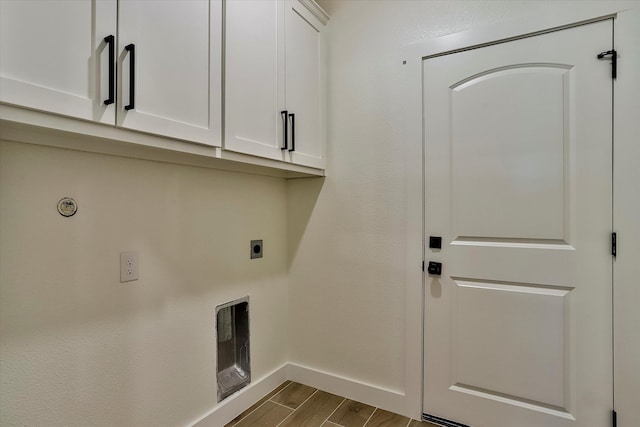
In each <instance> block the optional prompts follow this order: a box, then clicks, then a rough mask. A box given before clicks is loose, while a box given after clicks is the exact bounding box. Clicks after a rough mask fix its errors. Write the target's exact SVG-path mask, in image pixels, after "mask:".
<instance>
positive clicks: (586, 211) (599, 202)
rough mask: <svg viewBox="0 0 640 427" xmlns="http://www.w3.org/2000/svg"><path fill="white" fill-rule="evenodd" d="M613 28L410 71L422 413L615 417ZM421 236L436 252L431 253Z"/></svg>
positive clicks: (598, 423) (552, 424)
mask: <svg viewBox="0 0 640 427" xmlns="http://www.w3.org/2000/svg"><path fill="white" fill-rule="evenodd" d="M612 32H613V24H612V20H607V21H602V22H597V23H592V24H589V25H583V26H579V27H575V28H571V29H565V30H562V31H556V32H551V33H547V34H542V35H537V36H535V37H528V38H523V39H519V40H515V41H511V42H507V43H502V44H497V45H493V46H487V47H483V48H479V49H474V50H469V51H464V52H460V53H455V54H450V55H445V56H439V57H434V58H427V59H425V60H424V61H423V73H424V74H423V82H424V94H423V97H424V98H423V99H424V123H425V130H424V132H425V180H426V182H425V233H426V236H425V242H426V243H425V246H426V247H425V254H426V260H427V262H428V261H434V262H441V263H442V274H441V275H440V276H438V275H433V274H428V273H427V272H425V286H426V287H425V318H424V319H425V323H424V334H425V335H424V411H423V412H424V413H425V414H430V415H432V416H435V417H440V418H444V419H449V420H453V421H456V422H458V423H462V424H466V425H471V426H474V427H507V426H509V427H513V426H518V427H556V426H557V427H560V426H562V427H566V426H575V427H602V426H606V425H609V423H610V419H611V418H610V417H611V408H612V406H611V405H612V366H611V365H612V348H611V340H612V311H611V294H612V258H611V253H610V238H611V237H610V236H611V231H612V211H611V203H612V193H611V179H612V162H611V159H612V143H611V137H612V135H611V132H612V102H611V100H612V93H611V91H612V82H611V67H610V65H609V62H610V61H598V60H597V59H596V55H597V54H598V53H599V52H600V51H606V50H610V49H612ZM429 236H439V237H442V248H441V249H435V248H429V247H428V243H429Z"/></svg>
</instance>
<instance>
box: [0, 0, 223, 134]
mask: <svg viewBox="0 0 640 427" xmlns="http://www.w3.org/2000/svg"><path fill="white" fill-rule="evenodd" d="M0 16H1V19H2V21H1V24H2V25H1V26H0V28H1V30H0V31H1V38H0V43H1V46H0V47H1V48H0V55H1V57H0V67H1V72H0V75H1V77H0V78H1V80H0V81H1V87H0V89H1V90H0V101H1V102H4V103H7V104H13V105H18V106H22V107H28V108H32V109H37V110H44V111H48V112H52V113H56V114H62V115H66V116H71V117H76V118H81V119H86V120H91V121H95V122H101V123H107V124H112V125H113V124H115V125H118V126H121V127H125V128H129V129H134V130H139V131H144V132H149V133H153V134H158V135H162V136H168V137H172V138H177V139H184V140H187V141H193V142H198V143H201V144H206V145H214V146H220V145H221V144H220V143H221V117H222V111H221V108H222V105H221V99H222V97H221V89H222V88H221V85H222V78H221V62H222V53H221V51H222V2H221V0H189V1H180V0H166V1H161V2H160V1H146V0H119V1H116V0H94V1H77V0H69V1H65V0H40V1H34V0H29V1H24V0H2V1H0ZM116 28H118V33H116ZM110 65H112V66H111V68H110ZM132 67H133V68H132Z"/></svg>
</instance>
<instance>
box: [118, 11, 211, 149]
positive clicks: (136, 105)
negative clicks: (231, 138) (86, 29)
mask: <svg viewBox="0 0 640 427" xmlns="http://www.w3.org/2000/svg"><path fill="white" fill-rule="evenodd" d="M221 6H222V4H221V2H220V1H219V0H218V1H215V0H189V1H183V0H165V1H161V2H158V1H148V0H120V2H119V8H118V30H119V37H118V64H119V70H120V71H121V74H120V79H119V83H120V85H119V88H118V103H117V106H118V114H117V124H118V126H122V127H126V128H130V129H135V130H140V131H144V132H150V133H157V134H160V135H165V136H169V137H173V138H179V139H186V140H189V141H195V142H199V143H202V144H207V145H218V146H219V145H220V138H221V137H220V122H221V116H222V112H221V108H222V105H221V89H222V88H221V85H222V78H221V60H222V53H221V50H222V47H221V35H222V28H221V27H222V8H221Z"/></svg>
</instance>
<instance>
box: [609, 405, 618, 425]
mask: <svg viewBox="0 0 640 427" xmlns="http://www.w3.org/2000/svg"><path fill="white" fill-rule="evenodd" d="M611 423H612V424H613V427H618V414H617V413H616V410H615V409H612V410H611Z"/></svg>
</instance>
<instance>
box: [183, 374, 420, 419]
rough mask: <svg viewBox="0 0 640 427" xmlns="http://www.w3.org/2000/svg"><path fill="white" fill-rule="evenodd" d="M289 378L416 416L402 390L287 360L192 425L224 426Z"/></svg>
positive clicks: (398, 412)
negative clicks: (407, 406) (410, 410)
mask: <svg viewBox="0 0 640 427" xmlns="http://www.w3.org/2000/svg"><path fill="white" fill-rule="evenodd" d="M286 380H291V381H295V382H298V383H300V384H305V385H308V386H310V387H314V388H317V389H320V390H323V391H326V392H329V393H333V394H337V395H339V396H342V397H346V398H347V399H352V400H357V401H358V402H362V403H366V404H367V405H371V406H376V407H378V408H382V409H385V410H387V411H391V412H394V413H396V414H401V415H405V416H408V417H415V414H407V413H406V412H407V409H406V398H405V395H404V394H403V393H400V392H397V391H393V390H387V389H384V388H381V387H377V386H374V385H371V384H366V383H363V382H360V381H356V380H353V379H350V378H345V377H341V376H338V375H334V374H330V373H327V372H323V371H319V370H317V369H313V368H308V367H305V366H301V365H297V364H295V363H286V364H284V365H282V366H281V367H279V368H278V369H275V370H274V371H272V372H270V373H269V374H267V375H265V376H264V377H262V378H260V379H258V380H257V381H253V382H252V383H251V384H250V385H248V386H247V387H245V388H244V389H242V390H240V391H239V392H238V393H236V394H234V395H232V396H230V397H228V398H227V399H225V400H224V402H222V403H221V404H219V405H217V406H216V407H214V408H213V409H212V410H211V411H209V412H208V413H207V414H205V415H203V416H202V417H201V418H199V419H198V420H196V421H195V422H193V423H192V424H191V425H192V426H197V427H220V426H224V425H225V424H227V423H228V422H229V421H231V420H232V419H234V418H235V417H237V416H238V415H240V414H241V413H242V412H244V411H245V410H246V409H247V408H249V407H250V406H251V405H253V404H254V403H256V402H257V401H258V400H260V399H262V398H263V397H264V396H266V395H267V394H268V393H269V392H270V391H272V390H273V389H275V388H276V387H278V386H279V385H280V384H282V383H283V382H284V381H286Z"/></svg>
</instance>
